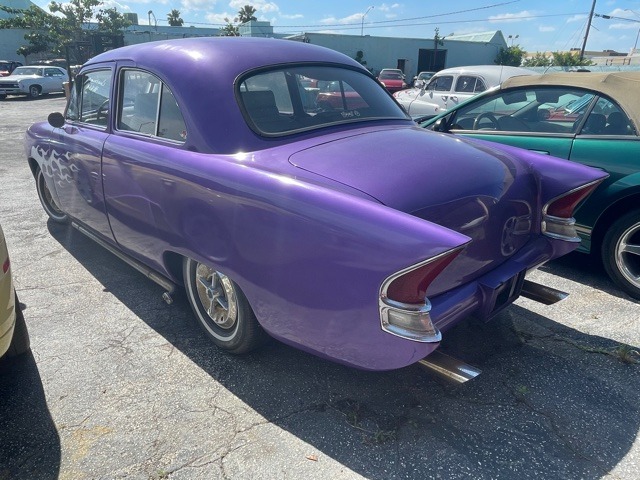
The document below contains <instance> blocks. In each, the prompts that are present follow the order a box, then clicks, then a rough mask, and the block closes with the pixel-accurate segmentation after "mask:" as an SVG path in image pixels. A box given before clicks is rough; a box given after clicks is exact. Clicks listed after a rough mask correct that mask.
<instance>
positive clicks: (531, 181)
mask: <svg viewBox="0 0 640 480" xmlns="http://www.w3.org/2000/svg"><path fill="white" fill-rule="evenodd" d="M354 152H357V153H354ZM289 161H290V162H291V163H292V164H293V165H295V166H297V167H298V168H302V169H304V170H307V171H309V172H313V173H314V174H317V175H322V176H324V177H326V178H329V179H331V180H333V181H336V182H340V183H342V184H344V185H348V186H350V187H351V188H355V189H358V190H360V191H362V192H364V193H366V194H367V195H369V196H371V197H374V198H376V199H377V200H378V201H380V202H381V203H383V204H385V205H387V206H389V207H391V208H394V209H397V210H400V211H403V212H406V213H409V214H411V215H414V216H416V217H419V218H423V219H425V220H428V221H431V222H434V223H436V224H438V225H442V226H444V227H447V228H450V229H452V230H454V231H456V232H459V233H462V234H464V235H467V236H468V237H471V239H472V242H471V243H470V244H469V245H468V246H467V248H466V249H465V251H464V252H463V253H462V254H461V255H460V256H459V257H458V258H457V259H456V260H455V262H454V264H452V266H453V265H456V267H455V268H449V269H447V270H445V272H444V273H443V274H442V275H441V276H440V277H438V279H437V280H436V282H434V283H433V284H432V286H431V288H430V290H429V292H428V293H429V294H431V295H435V294H437V293H439V292H441V291H443V290H445V289H448V288H451V287H453V286H456V285H460V284H463V283H466V282H468V281H470V280H473V278H475V277H477V276H479V275H481V274H482V273H484V272H486V271H487V270H489V269H491V268H495V267H496V266H497V265H499V264H500V263H502V262H504V261H505V260H506V259H508V258H509V257H511V256H512V255H513V254H514V253H515V252H517V251H518V250H519V249H520V248H521V247H522V246H523V245H524V244H525V243H526V242H527V241H528V240H529V238H530V237H531V235H533V234H536V232H537V230H538V228H537V227H534V226H535V225H537V224H538V223H539V222H538V219H539V218H540V212H539V209H540V207H539V206H538V204H539V192H538V188H537V181H536V177H535V175H533V174H532V172H531V169H530V168H529V166H528V165H527V164H526V163H524V162H520V161H518V160H517V158H515V156H513V155H509V154H507V153H506V152H503V151H501V150H499V149H494V148H492V147H490V146H488V145H483V144H480V143H474V142H473V141H468V140H466V139H463V138H460V137H455V138H454V137H451V136H447V135H444V134H438V133H434V132H430V131H426V130H424V129H421V128H418V127H416V128H390V129H387V130H378V131H370V132H367V133H363V134H360V135H355V136H351V137H346V138H341V139H338V140H334V141H331V142H328V143H324V144H321V145H316V146H314V147H311V148H308V149H306V150H303V151H300V152H297V153H295V154H293V155H292V156H291V157H290V159H289Z"/></svg>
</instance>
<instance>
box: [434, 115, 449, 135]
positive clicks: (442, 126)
mask: <svg viewBox="0 0 640 480" xmlns="http://www.w3.org/2000/svg"><path fill="white" fill-rule="evenodd" d="M433 130H434V131H435V132H446V131H447V121H446V120H445V119H444V118H439V119H438V120H436V122H435V123H434V124H433Z"/></svg>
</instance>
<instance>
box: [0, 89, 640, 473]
mask: <svg viewBox="0 0 640 480" xmlns="http://www.w3.org/2000/svg"><path fill="white" fill-rule="evenodd" d="M63 108H64V98H63V97H60V96H49V97H43V98H40V99H37V100H27V99H21V98H8V99H7V100H4V101H0V180H1V182H0V223H1V224H2V227H3V229H4V232H5V235H6V237H7V242H8V245H9V249H10V254H11V259H12V268H13V271H14V276H15V280H16V285H17V291H18V295H19V297H20V300H21V302H23V303H24V304H25V305H26V309H25V312H24V313H25V318H26V321H27V324H28V328H29V332H30V335H31V342H32V353H31V354H27V355H25V356H24V357H22V358H19V359H17V360H13V361H3V362H2V363H1V364H0V480H8V479H11V480H13V479H45V480H46V479H57V478H60V479H65V480H66V479H164V478H167V479H305V480H307V479H310V480H313V479H359V478H367V479H376V480H382V479H432V478H433V479H501V478H504V479H586V480H590V479H628V480H635V479H638V478H640V473H638V472H639V471H640V436H639V435H638V433H639V431H640V411H639V410H640V388H638V387H639V386H640V363H638V362H639V361H640V355H639V353H638V352H639V350H640V308H638V307H639V306H638V302H637V301H634V300H632V299H630V298H629V297H628V296H626V295H625V294H623V293H621V292H620V291H618V290H617V289H616V288H615V286H614V285H613V283H612V282H611V281H610V280H609V279H608V278H607V277H606V275H605V274H604V272H603V270H602V268H601V267H600V266H599V265H598V263H597V262H595V261H593V260H591V259H590V258H589V257H587V256H584V255H580V254H572V255H570V256H568V257H565V258H563V259H560V260H558V261H556V262H553V263H551V264H549V265H546V266H544V267H543V268H542V269H541V270H540V271H538V272H535V273H534V275H533V277H534V279H535V280H536V281H539V282H542V283H545V284H548V285H550V286H553V287H555V288H559V289H562V290H564V291H567V292H569V293H570V296H569V297H568V298H567V299H565V300H563V301H562V302H560V303H558V304H555V305H552V306H544V305H540V304H537V303H535V302H532V301H530V300H527V299H519V300H517V301H516V303H515V304H514V305H512V306H510V307H509V308H508V309H507V310H505V311H504V312H502V313H501V314H499V315H498V316H497V318H495V319H494V320H493V321H491V322H489V323H479V322H477V321H474V320H472V319H470V320H469V321H468V322H465V323H464V324H462V325H460V326H459V327H456V328H455V329H454V330H452V331H450V332H448V333H447V334H446V335H445V340H444V342H443V345H442V347H441V348H442V349H443V350H444V351H446V352H448V353H450V354H452V355H454V356H456V357H458V358H461V359H463V360H465V361H467V362H468V363H470V364H472V365H474V366H476V367H478V368H480V369H481V370H482V371H483V373H482V374H481V375H480V376H479V377H477V378H475V379H474V380H472V381H470V382H467V383H465V384H461V385H460V384H452V383H449V382H446V381H444V380H442V379H440V378H438V377H436V376H433V375H431V374H428V373H426V372H425V371H424V370H422V369H421V368H419V367H418V366H411V367H407V368H404V369H401V370H397V371H392V372H383V373H372V372H362V371H358V370H354V369H351V368H348V367H344V366H341V365H337V364H333V363H330V362H327V361H324V360H321V359H318V358H316V357H314V356H311V355H308V354H306V353H303V352H300V351H297V350H294V349H292V348H290V347H287V346H285V345H283V344H280V343H278V342H276V341H272V342H271V343H269V344H268V345H266V346H265V347H263V348H262V349H260V350H259V351H257V352H254V353H252V354H249V355H244V356H231V355H228V354H225V353H222V352H221V351H219V350H217V349H216V347H215V346H213V345H212V344H210V343H209V342H208V341H207V340H206V339H205V338H204V336H203V334H202V333H201V332H200V330H199V328H198V327H197V325H196V324H195V321H194V320H193V318H192V314H191V311H190V309H189V307H188V305H187V303H186V301H185V299H184V297H183V296H178V297H177V298H176V301H175V302H174V304H173V305H170V306H169V305H167V304H165V303H164V302H163V300H162V298H161V295H162V293H163V291H162V289H161V288H160V287H158V286H157V285H155V284H154V283H152V282H151V281H149V280H147V279H146V278H144V277H143V276H142V275H141V274H139V273H138V272H136V271H135V270H133V269H132V268H131V267H129V266H127V265H125V264H124V263H122V261H120V260H119V259H117V258H116V257H114V256H113V255H112V254H111V253H109V252H107V251H105V250H103V249H102V248H101V247H99V246H98V245H96V244H95V243H93V242H92V241H91V240H89V239H87V238H86V237H84V236H83V235H82V234H81V233H78V232H77V231H75V230H74V229H71V228H61V227H59V226H55V225H53V224H50V223H48V222H47V217H46V216H45V213H44V211H43V209H42V208H41V206H40V203H39V201H38V197H37V194H36V189H35V183H34V180H33V178H32V175H31V173H30V171H29V168H28V166H27V162H26V157H25V152H24V149H23V138H24V132H25V130H26V128H27V127H28V125H30V124H31V123H32V122H34V121H41V120H45V119H46V117H47V115H48V114H49V113H50V112H53V111H62V110H63Z"/></svg>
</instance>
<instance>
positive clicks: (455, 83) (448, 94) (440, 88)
mask: <svg viewBox="0 0 640 480" xmlns="http://www.w3.org/2000/svg"><path fill="white" fill-rule="evenodd" d="M534 73H535V72H533V71H531V70H527V69H526V68H520V67H508V66H502V65H474V66H470V67H454V68H447V69H445V70H440V71H439V72H438V73H436V74H435V75H433V76H432V77H431V79H429V80H428V83H427V82H424V83H421V82H419V83H418V85H417V86H415V87H414V88H410V89H408V90H402V91H400V92H396V93H394V94H393V96H394V97H395V99H396V100H397V101H398V103H400V105H402V106H403V107H404V109H405V110H406V111H407V113H409V115H411V116H413V117H418V116H428V115H431V116H434V115H437V114H439V113H440V112H442V111H445V110H448V109H450V108H452V107H455V106H456V105H458V104H459V103H460V102H462V101H464V100H467V99H469V98H471V97H473V96H475V95H477V94H478V93H480V92H484V91H485V90H488V89H489V88H492V87H495V86H496V85H500V83H502V82H503V81H504V80H506V79H507V78H509V77H513V76H517V75H533V74H534Z"/></svg>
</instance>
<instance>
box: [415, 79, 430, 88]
mask: <svg viewBox="0 0 640 480" xmlns="http://www.w3.org/2000/svg"><path fill="white" fill-rule="evenodd" d="M426 84H427V82H425V81H424V80H416V81H415V82H413V86H414V87H416V88H424V86H425V85H426Z"/></svg>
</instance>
